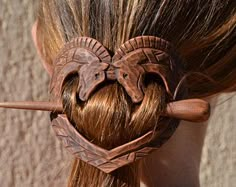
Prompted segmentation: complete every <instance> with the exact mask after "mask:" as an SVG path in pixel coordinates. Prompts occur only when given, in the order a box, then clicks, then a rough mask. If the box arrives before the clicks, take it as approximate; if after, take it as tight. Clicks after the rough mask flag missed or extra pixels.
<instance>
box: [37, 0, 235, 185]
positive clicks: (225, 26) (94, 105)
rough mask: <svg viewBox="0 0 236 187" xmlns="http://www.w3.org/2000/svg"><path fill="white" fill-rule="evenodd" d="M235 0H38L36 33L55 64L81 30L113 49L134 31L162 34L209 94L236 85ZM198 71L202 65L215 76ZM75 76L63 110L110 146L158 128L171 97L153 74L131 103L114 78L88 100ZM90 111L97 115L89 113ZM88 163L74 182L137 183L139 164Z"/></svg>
mask: <svg viewBox="0 0 236 187" xmlns="http://www.w3.org/2000/svg"><path fill="white" fill-rule="evenodd" d="M233 3H234V0H213V1H212V0H198V1H194V0H193V1H184V0H174V1H170V0H129V1H127V0H96V1H95V0H41V2H40V6H39V13H38V41H40V43H41V47H42V53H43V56H44V58H45V60H46V61H47V62H48V63H49V64H52V62H53V59H54V58H55V56H56V55H57V53H58V51H59V50H60V48H61V47H62V46H63V45H64V44H65V43H66V42H68V41H70V40H71V39H72V38H74V37H77V36H88V37H92V38H95V39H97V40H98V41H99V42H101V43H102V44H103V45H104V46H105V47H106V48H107V49H108V50H109V51H110V53H111V54H113V53H114V52H115V51H116V49H117V48H119V47H120V45H121V44H123V43H124V42H125V41H127V40H128V39H130V38H133V37H136V36H140V35H153V36H158V37H161V38H163V39H165V40H167V41H169V42H171V43H172V44H173V45H174V46H175V47H176V49H177V51H178V52H179V54H180V55H181V57H182V58H183V59H184V62H183V66H184V67H185V73H186V75H191V76H188V77H187V78H186V81H187V84H186V87H187V88H188V90H189V97H190V98H192V97H207V96H211V95H213V94H216V93H219V92H223V91H227V90H235V88H236V83H235V73H236V68H235V67H236V63H235V60H236V53H235V48H236V44H235V40H236V35H235V29H236V28H235V27H236V13H235V6H234V5H233ZM193 72H203V73H204V74H206V75H207V76H208V77H210V78H211V79H213V80H214V81H211V79H209V78H206V77H205V76H202V75H201V76H199V75H198V73H193ZM78 79H79V78H78V77H76V76H74V77H71V79H70V80H68V81H67V83H66V84H65V87H64V88H65V89H64V92H63V93H62V98H63V101H64V107H65V109H66V113H67V115H68V116H71V118H70V120H71V121H72V122H73V124H74V125H75V127H77V129H78V130H79V131H81V133H82V134H83V135H84V136H85V137H87V138H88V139H90V140H93V141H94V142H95V143H96V144H98V145H100V146H102V147H105V148H107V149H109V148H113V147H115V146H118V145H120V144H122V143H125V142H127V141H130V140H131V139H134V138H135V137H138V136H140V135H141V134H143V133H145V131H147V130H148V129H150V128H153V127H154V125H155V124H156V122H157V121H158V117H159V114H160V111H161V110H162V109H163V107H164V106H165V103H166V102H167V101H168V98H165V91H164V88H163V86H162V85H161V84H158V83H157V82H158V81H149V82H148V83H147V85H148V89H147V90H146V93H145V99H144V101H143V103H142V104H141V105H140V106H136V105H133V104H132V102H130V101H129V98H128V96H127V95H126V93H125V92H124V91H123V89H122V88H121V87H120V86H119V85H117V84H115V83H114V84H107V85H103V87H101V88H99V89H98V90H97V92H96V93H95V94H94V95H93V96H92V97H91V98H90V100H89V101H88V102H87V103H78V101H77V100H76V94H75V86H76V85H78ZM151 80H154V79H151ZM163 98H164V99H163ZM153 103H155V105H153ZM68 106H69V107H68ZM91 114H94V115H95V116H96V118H98V119H99V120H98V121H96V120H94V119H91ZM149 122H150V123H149ZM130 124H133V125H130ZM114 128H115V131H114ZM127 129H128V130H127ZM114 133H115V134H114ZM88 167H90V166H88V165H87V164H85V163H82V162H81V161H79V160H76V161H75V164H74V167H73V169H72V174H71V177H70V180H69V186H71V187H75V186H89V187H90V186H102V185H103V186H138V182H137V181H138V177H137V176H136V175H137V165H135V164H134V165H132V166H130V167H125V168H122V169H121V170H119V171H117V172H115V173H113V174H112V175H105V174H104V173H101V172H100V171H98V170H96V169H94V168H92V167H90V169H88ZM87 169H88V170H87ZM88 180H89V181H88ZM105 181H106V182H105ZM88 182H89V183H88Z"/></svg>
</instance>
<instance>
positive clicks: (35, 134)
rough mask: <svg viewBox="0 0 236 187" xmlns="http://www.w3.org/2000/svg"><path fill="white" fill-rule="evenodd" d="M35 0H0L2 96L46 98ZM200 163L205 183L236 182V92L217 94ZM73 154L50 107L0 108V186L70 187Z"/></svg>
mask: <svg viewBox="0 0 236 187" xmlns="http://www.w3.org/2000/svg"><path fill="white" fill-rule="evenodd" d="M35 4H36V1H32V0H22V1H16V0H0V101H17V100H47V99H48V83H49V77H48V75H47V73H46V72H45V71H44V69H43V66H42V64H41V63H40V60H39V58H38V56H37V54H36V50H35V48H34V46H33V41H32V39H31V27H32V24H33V22H34V21H35V18H34V14H35ZM213 107H214V111H213V115H212V116H211V118H210V120H209V124H208V130H207V135H206V139H205V143H204V147H203V155H202V162H201V174H200V180H201V186H202V187H223V186H224V187H233V186H234V185H235V184H236V115H235V111H236V96H235V97H234V95H233V94H231V95H230V94H224V95H221V96H220V97H218V98H216V102H215V104H214V106H213ZM71 160H72V156H71V155H70V154H69V153H68V152H67V151H65V150H64V149H63V148H62V145H61V144H60V142H59V141H58V140H57V139H56V137H55V136H54V134H53V132H52V129H51V127H50V120H49V114H48V113H47V112H40V111H37V112H31V111H17V110H4V109H0V186H1V187H16V186H17V187H42V186H45V187H47V186H50V187H54V186H55V187H56V186H57V187H60V186H66V179H67V176H68V175H69V167H70V165H71Z"/></svg>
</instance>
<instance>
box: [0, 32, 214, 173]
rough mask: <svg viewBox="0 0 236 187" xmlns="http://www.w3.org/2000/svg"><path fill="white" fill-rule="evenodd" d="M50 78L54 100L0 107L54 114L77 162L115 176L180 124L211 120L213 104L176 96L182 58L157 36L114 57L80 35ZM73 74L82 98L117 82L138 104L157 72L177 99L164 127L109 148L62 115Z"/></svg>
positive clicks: (135, 43)
mask: <svg viewBox="0 0 236 187" xmlns="http://www.w3.org/2000/svg"><path fill="white" fill-rule="evenodd" d="M53 66H54V70H53V75H52V78H51V83H50V89H51V95H52V101H50V102H34V101H29V102H5V103H0V107H3V108H14V109H26V110H43V111H51V112H52V113H51V121H52V127H53V129H54V131H55V133H56V135H57V137H58V138H59V139H61V140H62V142H63V144H64V145H65V147H66V148H67V149H68V150H69V151H70V152H72V153H73V154H74V155H75V156H76V157H77V158H79V159H81V160H83V161H85V162H87V163H89V164H91V165H93V166H95V167H97V168H99V169H100V170H102V171H104V172H106V173H110V172H112V171H114V170H116V169H118V168H120V167H122V166H124V165H127V164H130V163H132V162H134V161H136V160H138V159H140V158H143V157H144V156H146V155H148V154H150V153H151V152H152V151H154V150H156V149H157V148H158V147H160V146H161V145H162V144H163V143H164V142H165V141H166V140H167V139H169V137H170V136H171V135H172V134H173V133H174V131H175V129H176V128H177V126H178V124H179V120H187V121H192V122H203V121H206V120H207V119H208V118H209V116H210V105H209V103H208V102H206V101H204V100H201V99H185V98H186V90H185V89H184V88H180V89H179V91H178V94H173V93H174V92H175V89H176V88H177V85H178V82H179V81H180V79H181V77H182V67H181V60H180V58H179V56H178V55H177V53H176V52H175V50H174V49H173V47H172V46H171V45H170V44H169V42H167V41H165V40H163V39H160V38H158V37H154V36H140V37H136V38H133V39H131V40H129V41H127V42H125V43H124V44H123V45H122V46H121V47H120V48H119V49H118V50H117V51H116V53H115V55H114V56H113V57H111V55H110V54H109V52H108V51H107V49H106V48H105V47H104V46H103V45H102V44H101V43H99V42H98V41H97V40H95V39H92V38H88V37H78V38H76V39H73V40H72V41H71V42H69V43H67V44H65V46H64V47H63V49H62V50H61V52H60V53H59V55H58V56H57V58H56V60H55V61H54V64H53ZM72 74H77V75H78V76H79V86H78V88H77V95H78V98H79V99H80V100H81V101H87V100H88V99H89V97H91V95H92V93H93V92H94V91H96V88H97V87H98V85H100V84H102V83H104V82H105V81H107V80H108V81H118V82H119V84H120V85H122V86H123V87H124V89H125V90H126V92H127V94H128V95H129V96H130V98H131V100H132V102H133V103H136V104H139V103H140V102H142V100H143V98H144V90H145V85H144V78H145V76H146V75H147V74H153V75H156V76H158V77H160V78H161V80H162V82H163V85H164V87H165V88H166V92H167V94H168V95H169V97H170V98H172V101H171V102H170V103H168V104H167V108H166V109H165V110H164V112H163V113H162V116H164V117H167V119H168V120H164V121H163V122H162V123H165V124H163V128H162V129H159V130H152V131H149V132H148V133H146V134H144V135H143V136H141V137H140V138H138V139H135V140H133V141H131V142H128V143H126V144H124V145H121V146H119V147H116V148H114V149H112V150H105V149H103V148H101V147H98V146H97V145H94V144H92V143H91V142H89V141H88V140H87V139H86V138H84V137H83V136H82V135H81V134H80V133H79V132H78V131H77V130H76V129H75V128H74V127H73V125H72V124H71V123H70V122H69V120H68V119H67V117H66V115H65V114H63V106H62V102H61V93H62V87H63V84H64V82H65V80H66V78H67V77H68V76H70V75H72Z"/></svg>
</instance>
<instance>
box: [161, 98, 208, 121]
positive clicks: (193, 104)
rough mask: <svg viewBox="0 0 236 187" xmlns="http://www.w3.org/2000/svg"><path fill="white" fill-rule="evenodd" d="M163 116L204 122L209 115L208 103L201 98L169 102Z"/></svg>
mask: <svg viewBox="0 0 236 187" xmlns="http://www.w3.org/2000/svg"><path fill="white" fill-rule="evenodd" d="M163 116H167V117H171V118H177V119H181V120H186V121H191V122H204V121H207V120H208V119H209V117H210V104H209V103H208V102H206V101H204V100H201V99H187V100H181V101H176V102H172V103H169V104H168V105H167V108H166V111H165V112H164V113H163Z"/></svg>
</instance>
